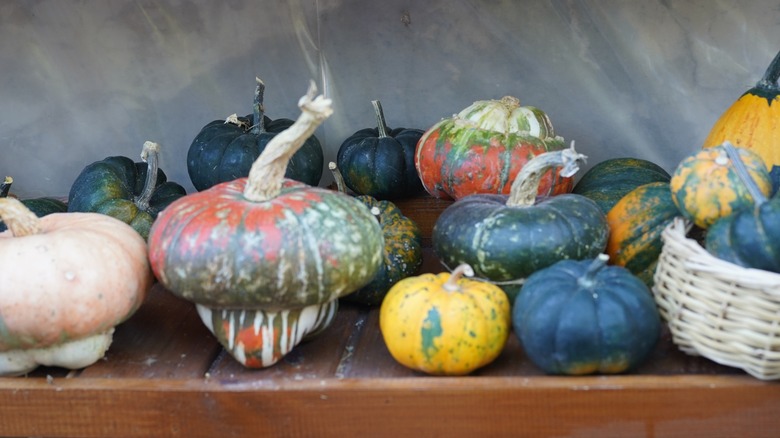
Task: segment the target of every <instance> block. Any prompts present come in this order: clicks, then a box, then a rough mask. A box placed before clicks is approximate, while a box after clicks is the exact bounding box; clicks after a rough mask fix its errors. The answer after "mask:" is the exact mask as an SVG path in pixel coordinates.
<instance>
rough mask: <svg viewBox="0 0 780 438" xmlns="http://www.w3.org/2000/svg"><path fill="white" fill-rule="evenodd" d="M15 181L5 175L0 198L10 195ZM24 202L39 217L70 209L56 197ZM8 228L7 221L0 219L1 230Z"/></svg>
mask: <svg viewBox="0 0 780 438" xmlns="http://www.w3.org/2000/svg"><path fill="white" fill-rule="evenodd" d="M13 182H14V179H13V178H11V177H10V176H6V177H5V180H4V181H3V183H2V184H0V198H5V197H7V196H8V195H9V191H10V190H11V185H12V184H13ZM22 204H24V206H25V207H27V209H29V210H30V211H32V212H33V213H34V214H35V215H36V216H38V217H43V216H46V215H47V214H52V213H64V212H66V211H68V206H67V204H65V203H64V202H62V201H60V200H59V199H56V198H49V197H42V198H29V199H23V200H22ZM6 229H7V227H6V226H5V223H4V222H3V221H2V220H0V231H5V230H6Z"/></svg>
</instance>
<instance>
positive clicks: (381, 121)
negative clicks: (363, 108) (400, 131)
mask: <svg viewBox="0 0 780 438" xmlns="http://www.w3.org/2000/svg"><path fill="white" fill-rule="evenodd" d="M371 104H372V105H374V114H376V129H377V131H378V132H379V138H386V137H387V125H386V124H385V113H384V111H382V104H381V103H380V102H379V101H378V100H372V101H371Z"/></svg>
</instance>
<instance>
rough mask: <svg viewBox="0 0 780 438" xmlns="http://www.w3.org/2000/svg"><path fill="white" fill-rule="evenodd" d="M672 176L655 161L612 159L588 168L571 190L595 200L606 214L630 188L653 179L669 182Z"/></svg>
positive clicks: (628, 158) (632, 188) (630, 158)
mask: <svg viewBox="0 0 780 438" xmlns="http://www.w3.org/2000/svg"><path fill="white" fill-rule="evenodd" d="M670 179H671V175H669V173H668V172H667V171H666V170H664V169H663V168H662V167H661V166H659V165H657V164H655V163H653V162H652V161H648V160H644V159H642V158H632V157H622V158H610V159H607V160H604V161H601V162H599V163H598V164H596V165H595V166H593V167H591V168H590V169H588V171H587V172H585V173H584V174H583V175H582V177H581V178H580V180H579V181H577V184H576V185H575V186H574V189H572V191H571V192H572V193H576V194H578V195H582V196H585V197H587V198H590V199H592V200H594V201H596V204H598V205H599V207H601V211H603V212H604V214H607V213H608V212H609V210H610V209H612V207H613V206H614V205H615V204H616V203H617V202H618V201H619V200H620V199H621V198H622V197H623V196H625V195H626V194H628V192H630V191H631V190H634V189H635V188H637V187H639V186H641V185H645V184H649V183H652V182H667V183H668V182H669V180H670Z"/></svg>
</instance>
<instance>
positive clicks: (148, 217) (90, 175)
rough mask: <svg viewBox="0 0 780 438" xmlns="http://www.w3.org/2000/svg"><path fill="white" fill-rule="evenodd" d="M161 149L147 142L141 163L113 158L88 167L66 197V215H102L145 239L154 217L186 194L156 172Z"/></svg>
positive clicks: (162, 174) (121, 157) (179, 187)
mask: <svg viewBox="0 0 780 438" xmlns="http://www.w3.org/2000/svg"><path fill="white" fill-rule="evenodd" d="M159 152H160V145H159V144H157V143H154V142H151V141H147V142H145V143H144V145H143V149H142V151H141V159H142V160H143V161H144V162H137V163H134V162H133V160H131V159H130V158H128V157H123V156H113V157H108V158H105V159H103V160H100V161H95V162H93V163H91V164H89V165H87V166H86V167H85V168H84V169H83V170H82V171H81V173H79V175H78V176H77V177H76V180H75V181H74V182H73V185H71V187H70V193H69V194H68V211H69V212H93V213H102V214H105V215H108V216H112V217H114V218H116V219H119V220H121V221H122V222H125V223H127V224H130V226H132V227H133V229H135V230H136V231H137V232H138V233H139V234H140V235H141V236H142V237H143V238H144V239H146V238H148V236H149V228H150V227H151V226H152V223H153V222H154V220H155V219H156V218H157V215H158V214H159V213H160V211H161V210H163V209H164V208H165V207H167V206H168V205H169V204H170V203H171V202H173V201H174V200H176V199H178V198H180V197H182V196H184V195H185V194H186V193H187V192H186V190H185V189H184V187H182V186H181V185H179V184H177V183H175V182H172V181H168V180H167V177H166V176H165V172H163V171H162V169H160V168H159V164H158V162H159Z"/></svg>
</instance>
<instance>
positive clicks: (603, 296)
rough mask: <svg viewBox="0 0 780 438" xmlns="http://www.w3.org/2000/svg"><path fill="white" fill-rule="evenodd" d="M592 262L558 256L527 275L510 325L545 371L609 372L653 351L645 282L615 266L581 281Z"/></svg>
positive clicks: (655, 331) (657, 323)
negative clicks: (557, 258) (552, 262)
mask: <svg viewBox="0 0 780 438" xmlns="http://www.w3.org/2000/svg"><path fill="white" fill-rule="evenodd" d="M592 263H594V261H592V260H563V261H560V262H558V263H556V264H554V265H552V266H550V267H548V268H546V269H543V270H540V271H537V272H535V273H534V274H533V275H531V276H530V277H528V279H527V281H526V282H525V284H524V285H523V288H522V290H521V291H520V294H519V295H518V296H517V299H516V301H515V303H514V306H513V313H512V323H513V327H514V331H515V334H516V335H517V336H518V338H519V339H520V342H521V344H522V345H523V349H524V350H525V353H526V354H527V355H528V357H529V358H530V359H531V361H532V362H534V363H535V364H536V365H537V366H538V367H539V368H541V369H542V370H543V371H544V372H546V373H548V374H566V375H583V374H592V373H602V374H615V373H622V372H625V371H627V370H631V369H633V368H635V367H636V366H637V365H639V364H640V363H642V362H643V361H644V360H645V358H646V357H647V356H648V355H649V354H650V352H651V351H652V350H653V348H654V346H655V344H656V343H657V341H658V337H659V335H660V330H661V319H660V316H659V313H658V310H657V308H656V305H655V301H654V299H653V296H652V294H651V293H650V291H649V290H648V288H647V286H646V285H645V284H644V283H643V282H642V281H641V280H639V278H637V277H635V276H634V275H632V274H631V273H630V272H629V271H628V270H626V269H625V268H622V267H619V266H603V267H601V268H600V270H598V271H597V272H596V273H595V274H594V276H593V277H592V281H590V282H585V283H582V282H580V279H582V278H583V277H584V276H585V275H586V272H587V271H588V269H589V268H590V267H591V266H592Z"/></svg>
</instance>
